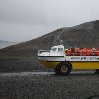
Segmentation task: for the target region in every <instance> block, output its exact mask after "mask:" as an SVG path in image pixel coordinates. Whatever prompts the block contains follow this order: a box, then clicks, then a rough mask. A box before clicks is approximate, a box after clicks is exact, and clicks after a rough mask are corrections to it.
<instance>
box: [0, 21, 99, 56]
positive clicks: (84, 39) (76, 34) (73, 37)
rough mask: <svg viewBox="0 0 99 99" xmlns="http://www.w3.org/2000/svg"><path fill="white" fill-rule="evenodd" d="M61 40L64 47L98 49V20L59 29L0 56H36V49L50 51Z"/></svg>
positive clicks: (0, 53)
mask: <svg viewBox="0 0 99 99" xmlns="http://www.w3.org/2000/svg"><path fill="white" fill-rule="evenodd" d="M58 39H62V40H63V42H64V45H65V47H74V46H77V47H99V45H98V44H99V20H97V21H92V22H87V23H83V24H81V25H78V26H74V27H70V28H61V29H58V30H56V31H53V32H51V33H48V34H46V35H43V36H42V37H39V38H36V39H33V40H30V41H27V42H23V43H21V44H17V45H14V46H10V47H7V48H4V49H2V50H0V55H1V56H5V55H8V56H9V55H10V56H23V55H33V54H35V55H36V54H37V53H35V52H37V50H38V49H50V47H51V46H52V45H53V44H56V42H59V40H58Z"/></svg>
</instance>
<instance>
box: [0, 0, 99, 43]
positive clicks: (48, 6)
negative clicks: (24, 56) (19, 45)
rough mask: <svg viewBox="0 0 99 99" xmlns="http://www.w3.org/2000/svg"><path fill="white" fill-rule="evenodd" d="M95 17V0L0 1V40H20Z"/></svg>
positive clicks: (98, 4)
mask: <svg viewBox="0 0 99 99" xmlns="http://www.w3.org/2000/svg"><path fill="white" fill-rule="evenodd" d="M93 20H99V0H0V39H1V40H8V41H15V42H22V41H27V40H31V39H34V38H36V37H39V36H41V35H43V34H46V33H49V32H51V31H53V30H56V29H58V28H61V27H71V26H75V25H79V24H81V23H84V22H88V21H93Z"/></svg>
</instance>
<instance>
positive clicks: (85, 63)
mask: <svg viewBox="0 0 99 99" xmlns="http://www.w3.org/2000/svg"><path fill="white" fill-rule="evenodd" d="M38 60H39V61H40V63H42V64H43V65H45V66H46V67H49V68H54V69H55V71H56V73H57V74H64V75H65V74H69V73H70V72H71V70H76V69H80V70H82V69H84V70H85V69H96V70H98V69H99V49H95V48H82V49H80V48H71V49H64V46H63V45H57V46H53V47H52V48H51V50H49V51H47V50H39V51H38Z"/></svg>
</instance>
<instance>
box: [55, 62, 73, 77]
mask: <svg viewBox="0 0 99 99" xmlns="http://www.w3.org/2000/svg"><path fill="white" fill-rule="evenodd" d="M71 69H72V68H71V64H69V63H67V62H61V63H59V64H58V65H57V67H56V69H55V72H56V74H61V75H68V74H69V73H70V72H71Z"/></svg>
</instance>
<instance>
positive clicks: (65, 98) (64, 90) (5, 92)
mask: <svg viewBox="0 0 99 99" xmlns="http://www.w3.org/2000/svg"><path fill="white" fill-rule="evenodd" d="M88 97H95V98H88ZM0 99H99V75H98V74H87V73H85V74H80V73H79V74H77V73H76V74H74V73H73V74H70V75H68V76H57V75H55V74H43V75H40V74H31V73H30V74H27V75H21V74H19V75H11V74H10V75H9V76H7V75H6V74H5V75H3V74H0Z"/></svg>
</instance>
